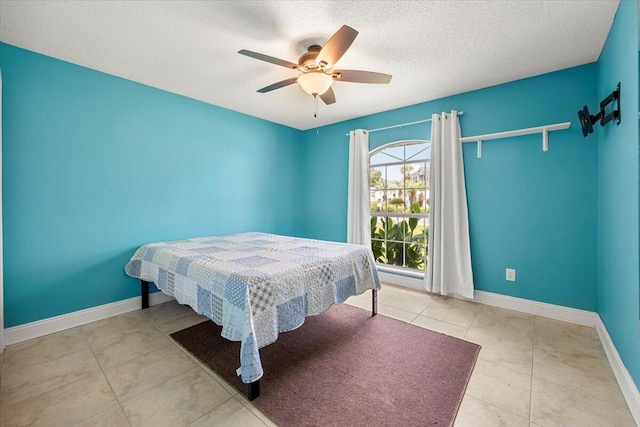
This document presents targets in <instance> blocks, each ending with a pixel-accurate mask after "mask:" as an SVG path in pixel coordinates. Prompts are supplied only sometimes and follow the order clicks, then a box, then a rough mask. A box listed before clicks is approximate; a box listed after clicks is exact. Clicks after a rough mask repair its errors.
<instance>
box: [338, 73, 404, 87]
mask: <svg viewBox="0 0 640 427" xmlns="http://www.w3.org/2000/svg"><path fill="white" fill-rule="evenodd" d="M331 74H332V75H334V76H335V75H339V77H338V78H335V80H336V81H338V82H353V83H379V84H386V83H389V82H390V81H391V77H392V76H390V75H389V74H382V73H374V72H371V71H360V70H333V71H332V73H331Z"/></svg>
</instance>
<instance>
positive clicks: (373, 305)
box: [371, 289, 378, 317]
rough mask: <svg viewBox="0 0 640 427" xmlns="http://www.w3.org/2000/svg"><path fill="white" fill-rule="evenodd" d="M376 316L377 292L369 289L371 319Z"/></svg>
mask: <svg viewBox="0 0 640 427" xmlns="http://www.w3.org/2000/svg"><path fill="white" fill-rule="evenodd" d="M376 314H378V290H377V289H371V317H373V316H375V315H376Z"/></svg>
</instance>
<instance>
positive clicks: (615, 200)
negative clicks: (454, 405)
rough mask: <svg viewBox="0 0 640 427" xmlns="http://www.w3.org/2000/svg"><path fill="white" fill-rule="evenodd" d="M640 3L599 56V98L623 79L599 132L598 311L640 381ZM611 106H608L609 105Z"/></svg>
mask: <svg viewBox="0 0 640 427" xmlns="http://www.w3.org/2000/svg"><path fill="white" fill-rule="evenodd" d="M637 55H638V3H637V2H636V1H622V2H620V6H619V8H618V12H617V14H616V17H615V20H614V22H613V26H612V27H611V31H610V33H609V37H608V38H607V41H606V43H605V46H604V49H603V50H602V53H601V55H600V58H599V60H598V99H603V98H605V97H606V96H607V95H609V94H610V93H611V91H613V90H614V89H615V86H616V84H617V83H618V82H621V92H622V96H621V101H622V123H621V124H620V126H616V125H615V124H614V123H610V124H608V125H606V126H605V127H599V126H598V128H597V130H596V133H597V137H598V216H599V227H598V313H599V314H600V317H601V318H602V321H603V322H604V324H605V325H606V327H607V331H608V332H609V335H610V336H611V338H612V340H613V342H614V344H615V346H616V348H617V350H618V353H619V354H620V356H621V358H622V361H623V362H624V364H625V366H626V367H627V369H628V370H629V372H630V373H631V375H632V376H633V378H634V380H635V382H636V384H640V339H639V338H638V315H639V313H638V310H639V307H638V298H639V296H638V286H639V284H640V270H639V265H638V264H639V262H640V258H639V256H638V255H639V246H638V239H639V236H640V234H639V229H638V219H639V211H638V192H639V188H638V161H639V160H640V159H639V157H638V118H637V114H638V56H637ZM607 111H610V110H607Z"/></svg>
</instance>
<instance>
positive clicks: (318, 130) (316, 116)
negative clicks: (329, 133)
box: [313, 95, 320, 135]
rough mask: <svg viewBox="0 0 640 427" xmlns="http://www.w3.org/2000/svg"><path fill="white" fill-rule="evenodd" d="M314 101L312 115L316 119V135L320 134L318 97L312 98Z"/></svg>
mask: <svg viewBox="0 0 640 427" xmlns="http://www.w3.org/2000/svg"><path fill="white" fill-rule="evenodd" d="M314 98H315V101H316V107H315V111H314V113H313V117H315V118H316V135H319V134H320V129H318V95H316V96H314Z"/></svg>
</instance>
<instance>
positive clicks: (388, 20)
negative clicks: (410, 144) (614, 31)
mask: <svg viewBox="0 0 640 427" xmlns="http://www.w3.org/2000/svg"><path fill="white" fill-rule="evenodd" d="M617 6H618V1H617V0H615V1H577V0H569V1H561V0H556V1H515V0H507V1H402V2H400V1H398V2H395V1H380V2H374V1H336V2H330V1H322V2H320V1H296V2H293V1H251V2H245V1H207V2H196V1H179V2H171V1H158V2H156V1H109V2H107V1H53V0H47V1H33V0H32V1H9V0H0V40H1V41H3V42H5V43H9V44H12V45H16V46H19V47H22V48H26V49H29V50H32V51H35V52H39V53H42V54H45V55H49V56H52V57H55V58H59V59H62V60H65V61H68V62H71V63H74V64H79V65H83V66H85V67H89V68H93V69H96V70H100V71H104V72H106V73H109V74H113V75H116V76H120V77H124V78H126V79H130V80H133V81H136V82H140V83H144V84H146V85H149V86H153V87H157V88H160V89H164V90H167V91H169V92H174V93H178V94H181V95H185V96H188V97H191V98H195V99H199V100H201V101H205V102H208V103H211V104H215V105H219V106H222V107H226V108H230V109H232V110H236V111H240V112H243V113H247V114H250V115H253V116H257V117H261V118H263V119H267V120H271V121H274V122H277V123H282V124H285V125H288V126H291V127H294V128H298V129H308V128H312V127H314V126H315V125H316V121H315V119H314V118H313V109H314V101H313V98H312V97H311V96H309V95H307V94H306V93H304V92H303V91H302V89H301V88H300V87H299V86H298V85H292V86H289V87H286V88H283V89H279V90H276V91H273V92H269V93H266V94H260V93H256V90H257V89H259V88H262V87H264V86H267V85H269V84H271V83H275V82H277V81H280V80H284V79H286V78H288V77H292V76H294V75H296V73H297V72H295V71H291V70H287V69H286V68H283V67H278V66H276V65H271V64H268V63H266V62H261V61H258V60H255V59H252V58H248V57H245V56H242V55H239V54H238V53H237V52H238V50H240V49H248V50H252V51H256V52H260V53H264V54H267V55H270V56H275V57H278V58H282V59H286V60H289V61H292V62H297V58H298V56H299V55H300V54H302V53H303V52H304V51H306V48H307V47H308V46H309V45H311V44H324V43H325V42H326V40H327V39H328V38H329V37H330V36H331V35H332V34H333V33H334V32H335V31H337V30H338V28H340V27H341V26H342V25H343V24H347V25H349V26H351V27H353V28H355V29H356V30H358V31H359V32H360V34H359V35H358V37H357V38H356V40H355V42H354V43H353V45H352V46H351V48H350V49H349V50H348V51H347V53H346V54H345V55H344V56H343V57H342V59H341V60H340V61H338V63H337V68H343V69H362V70H369V71H377V72H382V73H387V74H392V75H393V79H392V81H391V83H390V84H389V85H368V84H357V83H345V82H336V83H335V84H334V91H335V94H336V98H337V103H335V104H333V105H329V106H325V105H324V104H322V103H320V107H319V108H320V111H319V118H320V124H321V125H323V124H329V123H334V122H338V121H342V120H346V119H350V118H354V117H359V116H362V115H366V114H371V113H375V112H379V111H384V110H388V109H392V108H397V107H401V106H406V105H411V104H415V103H418V102H422V101H427V100H431V99H437V98H441V97H444V96H448V95H452V94H456V93H461V92H466V91H469V90H474V89H479V88H483V87H487V86H492V85H495V84H499V83H504V82H509V81H513V80H517V79H521V78H525V77H530V76H534V75H538V74H543V73H547V72H551V71H555V70H559V69H563V68H567V67H571V66H576V65H580V64H585V63H589V62H593V61H596V60H597V59H598V56H599V55H600V51H601V50H602V46H603V44H604V41H605V39H606V36H607V34H608V32H609V29H610V27H611V23H612V21H613V17H614V15H615V11H616V9H617Z"/></svg>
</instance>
